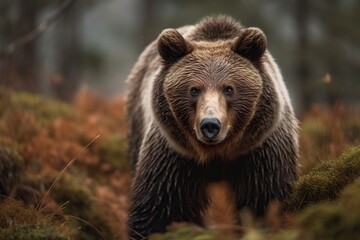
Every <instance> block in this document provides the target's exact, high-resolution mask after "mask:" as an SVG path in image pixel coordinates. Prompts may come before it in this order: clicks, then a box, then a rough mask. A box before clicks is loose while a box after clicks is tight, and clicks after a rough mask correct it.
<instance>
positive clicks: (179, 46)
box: [158, 28, 193, 63]
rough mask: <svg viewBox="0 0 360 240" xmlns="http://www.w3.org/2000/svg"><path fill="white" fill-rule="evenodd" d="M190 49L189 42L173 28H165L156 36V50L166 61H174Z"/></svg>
mask: <svg viewBox="0 0 360 240" xmlns="http://www.w3.org/2000/svg"><path fill="white" fill-rule="evenodd" d="M192 49H193V48H192V46H191V44H190V43H189V42H188V41H186V40H185V39H184V37H183V36H182V35H181V34H180V33H179V32H178V31H176V30H175V29H171V28H169V29H165V30H164V31H162V33H161V34H160V36H159V38H158V51H159V54H160V56H161V57H162V58H163V59H164V60H165V62H166V63H174V62H175V61H177V60H178V59H179V58H181V57H183V56H185V55H186V54H188V53H190V52H191V51H192Z"/></svg>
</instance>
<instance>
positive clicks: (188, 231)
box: [149, 224, 223, 240]
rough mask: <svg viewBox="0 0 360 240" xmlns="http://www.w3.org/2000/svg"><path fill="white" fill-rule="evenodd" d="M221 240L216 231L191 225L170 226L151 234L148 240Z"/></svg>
mask: <svg viewBox="0 0 360 240" xmlns="http://www.w3.org/2000/svg"><path fill="white" fill-rule="evenodd" d="M190 239H191V240H221V239H223V238H221V237H220V236H219V235H218V234H217V233H216V232H214V231H211V230H205V229H202V228H199V227H197V226H193V225H184V224H182V225H180V226H172V227H170V228H169V229H168V231H167V232H166V233H163V234H159V233H158V234H153V235H151V236H150V238H149V240H190Z"/></svg>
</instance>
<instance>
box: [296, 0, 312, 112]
mask: <svg viewBox="0 0 360 240" xmlns="http://www.w3.org/2000/svg"><path fill="white" fill-rule="evenodd" d="M293 6H294V15H295V24H296V65H295V68H296V69H295V74H296V81H297V86H298V88H299V89H298V92H299V97H300V99H299V102H300V104H299V106H300V109H298V111H300V112H302V110H303V109H307V108H308V107H309V106H308V105H309V104H310V103H309V101H307V97H306V94H307V87H308V86H309V82H310V81H311V79H310V71H311V68H310V66H309V61H308V59H307V56H308V52H309V30H308V25H309V20H310V19H309V8H310V6H309V1H308V0H296V2H295V4H294V5H293Z"/></svg>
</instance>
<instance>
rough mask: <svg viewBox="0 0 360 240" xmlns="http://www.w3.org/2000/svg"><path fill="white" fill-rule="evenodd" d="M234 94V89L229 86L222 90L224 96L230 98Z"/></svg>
mask: <svg viewBox="0 0 360 240" xmlns="http://www.w3.org/2000/svg"><path fill="white" fill-rule="evenodd" d="M233 93H234V88H233V87H231V86H226V87H225V89H224V94H225V95H227V96H230V95H232V94H233Z"/></svg>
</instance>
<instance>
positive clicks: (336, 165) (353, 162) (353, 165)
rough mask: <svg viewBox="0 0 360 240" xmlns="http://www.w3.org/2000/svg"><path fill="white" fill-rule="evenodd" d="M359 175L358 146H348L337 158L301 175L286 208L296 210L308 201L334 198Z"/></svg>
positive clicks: (359, 150)
mask: <svg viewBox="0 0 360 240" xmlns="http://www.w3.org/2000/svg"><path fill="white" fill-rule="evenodd" d="M359 176H360V146H359V147H354V148H350V149H349V150H347V151H346V152H345V153H344V154H343V155H341V156H340V158H339V159H337V160H334V161H328V162H324V163H322V164H320V165H319V166H318V167H316V168H315V169H313V171H311V172H310V173H309V174H307V175H305V176H302V177H301V178H300V179H299V180H298V181H297V182H296V183H295V187H294V192H293V194H292V196H291V197H290V198H289V200H288V202H287V206H286V208H287V209H290V210H297V209H301V208H303V207H304V206H306V205H308V204H310V203H317V202H321V201H333V200H336V199H337V197H338V195H339V193H340V192H341V191H342V190H343V189H344V187H346V186H347V185H348V184H349V183H351V182H352V181H354V180H355V179H356V178H357V177H359Z"/></svg>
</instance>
